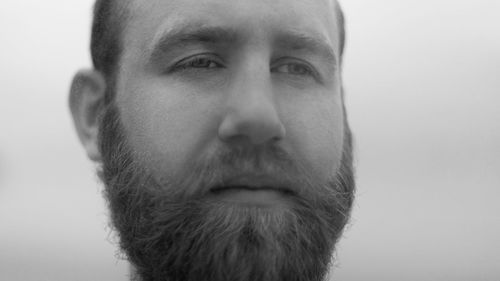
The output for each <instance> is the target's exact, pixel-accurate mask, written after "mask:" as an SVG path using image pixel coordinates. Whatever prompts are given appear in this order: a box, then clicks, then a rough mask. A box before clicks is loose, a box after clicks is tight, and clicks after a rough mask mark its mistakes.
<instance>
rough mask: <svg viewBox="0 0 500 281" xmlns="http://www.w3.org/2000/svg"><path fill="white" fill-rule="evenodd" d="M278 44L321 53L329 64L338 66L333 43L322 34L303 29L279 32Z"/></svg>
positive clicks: (285, 47) (288, 47)
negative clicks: (303, 30) (306, 31)
mask: <svg viewBox="0 0 500 281" xmlns="http://www.w3.org/2000/svg"><path fill="white" fill-rule="evenodd" d="M276 45H277V46H279V47H280V48H284V49H291V50H305V51H307V52H310V53H312V54H319V55H320V56H322V57H323V58H324V59H326V61H327V62H328V64H329V65H331V66H333V67H336V65H337V56H336V53H335V51H334V50H333V48H332V47H331V44H329V42H328V41H327V40H326V39H324V38H323V37H322V36H320V35H317V34H310V33H305V32H302V31H296V30H291V31H286V32H283V33H280V34H278V36H277V37H276Z"/></svg>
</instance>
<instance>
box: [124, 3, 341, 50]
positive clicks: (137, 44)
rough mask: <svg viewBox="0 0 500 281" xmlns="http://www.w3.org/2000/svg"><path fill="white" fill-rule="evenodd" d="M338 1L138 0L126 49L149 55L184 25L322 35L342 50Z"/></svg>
mask: <svg viewBox="0 0 500 281" xmlns="http://www.w3.org/2000/svg"><path fill="white" fill-rule="evenodd" d="M336 4H337V3H336V1H335V0H252V1H249V0H167V1H166V0H134V1H131V2H130V3H129V6H128V10H129V14H130V18H129V20H128V22H127V28H126V29H125V32H124V43H125V46H126V47H125V49H127V48H128V47H129V46H134V48H137V49H140V50H147V49H148V48H149V47H150V46H151V44H152V43H153V42H154V41H155V40H156V39H157V37H159V36H161V34H162V33H164V32H165V31H167V30H169V29H172V28H175V27H176V26H178V25H189V24H190V23H194V24H204V25H210V26H220V27H230V28H231V29H234V30H237V31H240V32H241V33H242V34H247V35H249V36H252V35H255V34H266V35H268V36H272V35H273V33H279V32H282V31H284V30H290V29H293V30H295V31H300V32H302V33H305V34H307V33H311V34H315V35H319V36H321V37H323V38H322V39H325V41H327V42H329V43H330V44H331V46H332V48H333V49H335V50H338V49H339V26H338V19H337V16H338V15H337V13H336V12H335V8H336Z"/></svg>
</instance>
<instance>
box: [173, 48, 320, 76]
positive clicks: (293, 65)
mask: <svg viewBox="0 0 500 281" xmlns="http://www.w3.org/2000/svg"><path fill="white" fill-rule="evenodd" d="M285 59H287V60H290V59H289V58H285ZM294 60H295V61H293V62H292V61H289V62H287V63H282V64H279V65H277V66H274V67H271V72H276V73H279V74H290V75H294V76H311V77H313V78H316V77H318V74H317V72H316V71H315V70H314V68H313V67H312V66H310V65H309V64H308V63H306V62H300V61H296V59H294ZM200 62H201V63H200ZM283 67H286V68H287V71H280V68H283ZM189 68H193V69H196V70H211V69H217V68H224V65H223V64H222V63H221V62H220V60H219V59H218V58H216V57H215V56H214V55H212V54H198V55H194V56H191V57H187V58H185V59H182V60H181V61H179V62H178V63H176V64H175V65H174V66H173V67H172V68H171V70H170V71H169V72H175V71H183V70H188V69H189ZM297 68H298V69H297ZM297 72H299V73H297Z"/></svg>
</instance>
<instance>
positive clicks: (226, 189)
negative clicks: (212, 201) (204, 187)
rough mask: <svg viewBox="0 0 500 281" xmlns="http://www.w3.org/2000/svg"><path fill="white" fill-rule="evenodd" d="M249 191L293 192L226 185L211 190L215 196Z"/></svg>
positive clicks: (264, 187) (269, 187)
mask: <svg viewBox="0 0 500 281" xmlns="http://www.w3.org/2000/svg"><path fill="white" fill-rule="evenodd" d="M238 190H240V191H249V192H259V191H261V192H262V191H268V192H278V193H283V194H292V191H291V190H289V189H287V188H284V187H273V186H249V185H226V186H216V187H214V188H212V189H210V192H212V193H214V194H220V193H224V192H231V191H238Z"/></svg>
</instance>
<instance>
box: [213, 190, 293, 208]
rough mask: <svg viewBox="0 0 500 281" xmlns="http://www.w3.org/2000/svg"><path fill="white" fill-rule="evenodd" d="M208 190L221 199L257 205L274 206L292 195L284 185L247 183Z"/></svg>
mask: <svg viewBox="0 0 500 281" xmlns="http://www.w3.org/2000/svg"><path fill="white" fill-rule="evenodd" d="M210 192H211V194H212V195H213V196H214V197H215V198H217V199H219V200H221V201H225V202H232V203H243V204H250V205H258V206H275V205H277V204H279V203H283V202H284V201H286V200H287V197H289V196H291V195H293V192H292V191H291V190H289V189H287V188H284V187H274V186H248V185H228V186H216V187H214V188H212V189H211V190H210Z"/></svg>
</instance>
